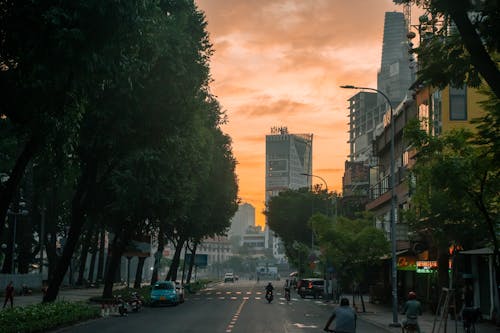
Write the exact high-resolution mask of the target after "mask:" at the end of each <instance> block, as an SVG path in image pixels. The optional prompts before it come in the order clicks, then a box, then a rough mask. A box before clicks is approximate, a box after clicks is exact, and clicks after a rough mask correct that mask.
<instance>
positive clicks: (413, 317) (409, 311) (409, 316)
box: [403, 291, 422, 333]
mask: <svg viewBox="0 0 500 333" xmlns="http://www.w3.org/2000/svg"><path fill="white" fill-rule="evenodd" d="M403 314H406V319H405V320H403V332H404V330H405V328H406V326H407V325H414V326H415V327H416V328H417V332H418V333H420V326H419V325H418V316H421V315H422V305H421V304H420V302H419V301H417V294H416V293H415V292H414V291H410V292H409V293H408V300H407V301H406V303H405V305H404V308H403Z"/></svg>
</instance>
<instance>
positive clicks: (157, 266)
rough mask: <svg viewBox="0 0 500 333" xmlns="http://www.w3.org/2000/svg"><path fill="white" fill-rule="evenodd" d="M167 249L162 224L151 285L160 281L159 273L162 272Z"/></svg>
mask: <svg viewBox="0 0 500 333" xmlns="http://www.w3.org/2000/svg"><path fill="white" fill-rule="evenodd" d="M164 247H165V235H164V234H163V227H162V225H161V224H160V229H159V230H158V249H157V250H156V253H155V262H154V265H153V274H152V275H151V285H153V284H155V283H156V281H158V271H159V270H160V262H161V258H162V257H163V249H164Z"/></svg>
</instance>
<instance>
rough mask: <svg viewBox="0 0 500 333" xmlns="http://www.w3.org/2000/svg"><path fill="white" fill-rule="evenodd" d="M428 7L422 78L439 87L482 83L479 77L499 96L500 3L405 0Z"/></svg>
mask: <svg viewBox="0 0 500 333" xmlns="http://www.w3.org/2000/svg"><path fill="white" fill-rule="evenodd" d="M404 2H408V3H415V4H417V5H418V6H421V7H422V8H426V10H427V12H428V14H429V16H430V17H429V18H428V19H427V20H424V19H421V23H423V25H422V26H421V27H424V29H423V30H422V33H423V34H424V35H423V36H422V38H421V44H420V46H419V47H418V48H416V49H415V51H416V52H417V53H418V56H419V66H420V71H419V76H420V77H419V80H421V81H423V82H425V83H427V84H429V85H432V86H436V87H440V88H442V87H445V86H447V85H448V84H450V83H451V84H452V85H454V86H461V85H462V84H463V83H464V82H466V83H467V84H468V85H469V86H475V87H477V86H479V84H480V81H481V80H480V78H482V79H484V81H485V82H486V83H487V84H488V85H489V86H490V88H491V90H492V91H493V92H494V94H495V95H496V96H497V98H500V69H499V67H498V53H499V52H500V42H499V41H498V35H499V34H500V23H499V21H500V20H499V18H500V3H499V2H498V1H496V0H485V1H472V0H406V1H404Z"/></svg>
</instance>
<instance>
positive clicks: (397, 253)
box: [380, 249, 409, 260]
mask: <svg viewBox="0 0 500 333" xmlns="http://www.w3.org/2000/svg"><path fill="white" fill-rule="evenodd" d="M408 251H409V250H408V249H406V250H401V251H397V252H396V257H398V256H400V255H402V254H406V253H408ZM389 258H392V253H389V254H386V255H383V256H382V257H380V259H382V260H385V259H389Z"/></svg>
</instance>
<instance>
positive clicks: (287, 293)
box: [285, 288, 290, 302]
mask: <svg viewBox="0 0 500 333" xmlns="http://www.w3.org/2000/svg"><path fill="white" fill-rule="evenodd" d="M285 299H286V301H287V302H290V288H285Z"/></svg>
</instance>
